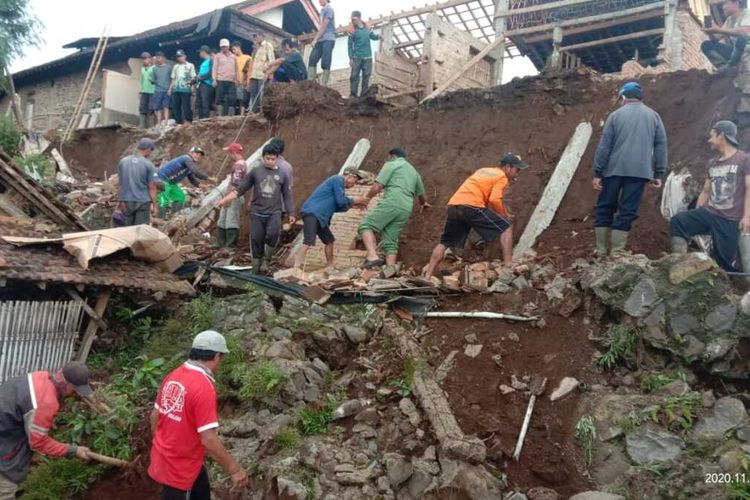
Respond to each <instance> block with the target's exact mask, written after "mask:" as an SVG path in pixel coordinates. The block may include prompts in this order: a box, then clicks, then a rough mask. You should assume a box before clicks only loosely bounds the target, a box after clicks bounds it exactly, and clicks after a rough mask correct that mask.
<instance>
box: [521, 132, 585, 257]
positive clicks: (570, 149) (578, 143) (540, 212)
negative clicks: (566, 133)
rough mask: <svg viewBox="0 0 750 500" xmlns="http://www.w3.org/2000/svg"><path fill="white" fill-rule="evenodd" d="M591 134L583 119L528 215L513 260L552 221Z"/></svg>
mask: <svg viewBox="0 0 750 500" xmlns="http://www.w3.org/2000/svg"><path fill="white" fill-rule="evenodd" d="M592 133H593V128H592V127H591V123H589V122H582V123H580V124H579V125H578V127H576V130H575V132H574V133H573V137H572V138H571V139H570V142H568V146H567V147H566V148H565V151H564V152H563V154H562V157H561V158H560V161H559V162H558V164H557V167H555V171H554V172H553V173H552V177H550V179H549V181H548V182H547V187H546V188H545V189H544V193H543V194H542V197H541V198H540V200H539V204H538V205H537V206H536V208H535V209H534V213H533V214H532V215H531V217H530V218H529V223H528V224H527V225H526V229H525V230H524V232H523V235H521V239H520V240H518V244H517V245H516V246H515V248H514V249H513V259H520V258H521V257H523V255H524V254H525V253H527V252H528V251H530V250H531V249H532V248H533V247H534V244H535V243H536V239H537V238H538V237H539V235H541V234H542V232H543V231H544V230H545V229H547V228H548V227H549V225H550V224H551V223H552V219H554V218H555V213H556V212H557V207H559V206H560V202H561V201H562V199H563V197H565V193H566V192H567V191H568V186H569V185H570V182H571V181H572V180H573V177H574V176H575V173H576V170H577V169H578V165H579V164H580V162H581V158H582V157H583V155H584V153H586V148H587V147H588V145H589V141H590V140H591V134H592Z"/></svg>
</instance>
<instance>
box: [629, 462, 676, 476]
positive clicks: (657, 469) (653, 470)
mask: <svg viewBox="0 0 750 500" xmlns="http://www.w3.org/2000/svg"><path fill="white" fill-rule="evenodd" d="M635 469H636V470H638V471H641V472H648V473H649V474H653V475H654V476H656V477H657V478H662V477H664V476H665V475H666V474H667V472H669V465H667V464H663V463H658V462H651V463H647V464H642V465H636V466H635Z"/></svg>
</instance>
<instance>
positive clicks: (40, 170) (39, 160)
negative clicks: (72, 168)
mask: <svg viewBox="0 0 750 500" xmlns="http://www.w3.org/2000/svg"><path fill="white" fill-rule="evenodd" d="M13 160H14V161H15V162H16V164H17V165H18V166H19V167H21V168H23V169H24V171H25V172H26V173H27V174H28V175H29V176H31V177H32V178H33V179H35V180H37V181H50V182H51V181H54V177H55V162H54V160H53V159H52V158H50V157H49V156H47V155H43V154H33V155H28V156H16V157H14V158H13Z"/></svg>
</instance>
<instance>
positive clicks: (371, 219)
mask: <svg viewBox="0 0 750 500" xmlns="http://www.w3.org/2000/svg"><path fill="white" fill-rule="evenodd" d="M409 217H411V209H409V210H405V209H403V208H400V207H395V206H393V205H389V204H386V203H383V202H382V201H381V202H380V203H378V204H377V205H376V206H375V208H373V209H372V210H370V212H369V213H368V214H367V215H366V216H365V218H364V220H363V221H362V224H361V225H360V226H359V232H358V234H359V235H360V236H361V235H362V233H363V232H365V231H372V232H373V233H378V234H380V236H381V237H382V240H381V247H382V248H383V253H385V255H396V254H398V239H399V237H400V236H401V231H403V229H404V227H406V223H407V222H409Z"/></svg>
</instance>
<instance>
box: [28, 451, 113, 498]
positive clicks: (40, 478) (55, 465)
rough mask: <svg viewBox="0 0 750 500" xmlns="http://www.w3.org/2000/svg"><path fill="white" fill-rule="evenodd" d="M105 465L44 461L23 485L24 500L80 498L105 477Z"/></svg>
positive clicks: (53, 459)
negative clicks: (103, 474) (100, 476)
mask: <svg viewBox="0 0 750 500" xmlns="http://www.w3.org/2000/svg"><path fill="white" fill-rule="evenodd" d="M103 470H104V467H103V466H101V465H93V464H85V463H83V462H81V461H80V460H76V459H62V458H46V457H45V458H43V459H42V463H41V464H40V465H38V466H37V467H34V468H33V469H32V470H31V473H30V474H29V477H28V478H26V481H25V482H24V483H23V486H24V494H23V497H22V498H23V499H24V500H50V499H53V498H77V497H79V496H80V495H81V494H82V493H85V492H86V490H88V488H89V485H90V484H91V483H93V482H94V481H95V480H96V478H97V477H99V475H100V474H101V473H102V471H103Z"/></svg>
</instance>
